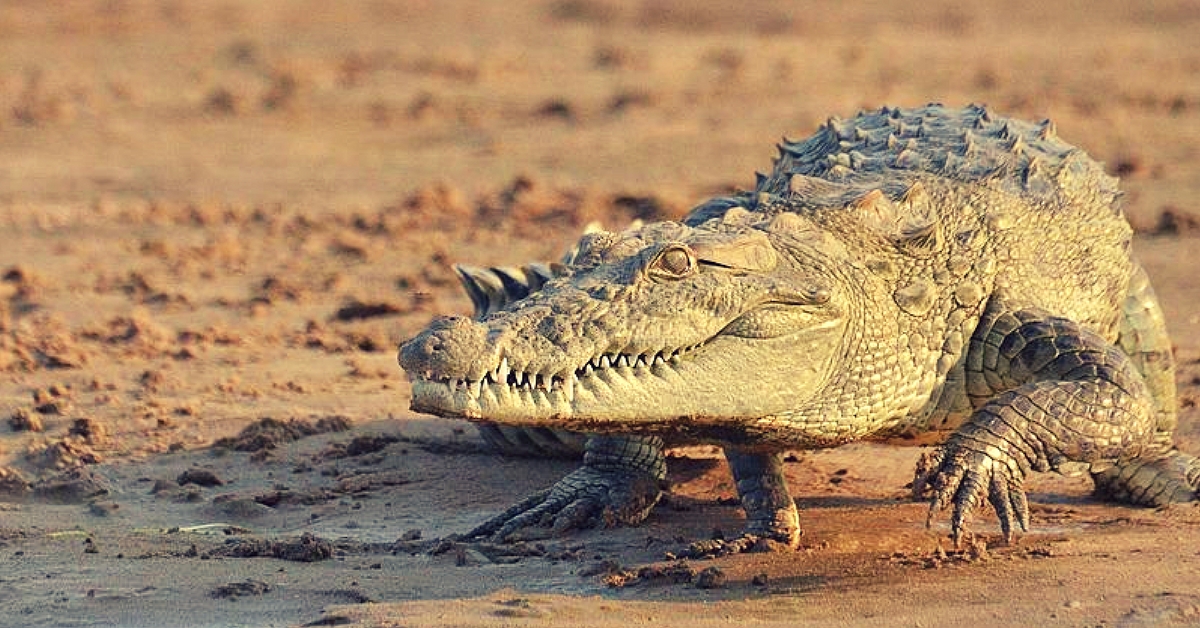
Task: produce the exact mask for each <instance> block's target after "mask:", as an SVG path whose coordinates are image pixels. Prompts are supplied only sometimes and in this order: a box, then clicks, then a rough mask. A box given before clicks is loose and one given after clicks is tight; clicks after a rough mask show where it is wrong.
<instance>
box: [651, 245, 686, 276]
mask: <svg viewBox="0 0 1200 628" xmlns="http://www.w3.org/2000/svg"><path fill="white" fill-rule="evenodd" d="M649 270H650V274H651V275H653V276H655V277H659V278H662V279H683V278H684V277H687V276H688V275H691V274H692V273H693V272H695V270H696V256H695V254H693V253H692V250H691V249H689V248H687V247H686V246H683V245H681V244H679V245H671V246H668V247H666V248H664V249H663V250H661V251H659V253H658V256H657V257H655V258H654V261H653V262H651V263H650V268H649Z"/></svg>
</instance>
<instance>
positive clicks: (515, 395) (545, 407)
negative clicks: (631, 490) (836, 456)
mask: <svg viewBox="0 0 1200 628" xmlns="http://www.w3.org/2000/svg"><path fill="white" fill-rule="evenodd" d="M806 222H807V221H806V219H804V218H802V217H799V216H796V215H795V214H781V215H778V216H776V217H775V218H774V219H765V218H763V217H762V215H761V214H752V213H750V212H746V211H745V210H741V209H736V210H733V211H731V212H727V213H726V215H724V216H722V217H721V218H714V219H712V220H709V221H708V222H707V223H704V224H702V225H700V226H697V227H689V226H686V225H684V224H681V223H676V222H663V223H655V224H651V225H647V226H645V227H642V228H640V229H636V230H631V231H626V232H624V233H608V232H600V233H594V234H589V235H586V236H584V238H583V240H581V241H580V243H579V245H578V247H576V252H575V253H574V254H573V255H572V256H571V259H569V260H567V261H568V263H567V264H565V265H564V266H562V267H559V268H558V269H557V270H558V276H556V277H555V278H553V279H551V280H550V281H548V282H547V283H546V284H545V285H544V286H542V288H541V290H539V291H537V292H535V293H533V294H531V295H530V296H529V297H527V298H525V299H521V300H519V301H516V302H514V303H511V304H509V305H508V306H507V307H505V308H504V309H501V310H500V311H497V312H494V313H492V314H490V315H488V316H486V317H485V318H483V319H482V320H480V321H475V320H471V319H468V318H465V317H448V318H441V319H438V320H435V321H434V322H432V323H431V324H430V325H429V327H428V328H427V329H425V330H424V331H423V332H421V333H420V334H419V335H417V336H416V337H415V338H413V339H411V340H409V341H408V342H406V343H405V344H404V345H402V347H401V349H400V356H399V359H400V365H401V366H402V367H403V368H404V370H405V371H406V372H407V374H408V376H409V378H410V379H411V380H412V384H413V386H412V409H413V410H416V411H419V412H427V413H431V414H436V415H441V416H452V417H464V418H468V419H475V420H486V421H491V422H497V423H504V424H514V425H543V426H555V427H562V428H571V429H579V430H588V431H594V432H604V431H627V430H629V429H631V428H632V427H634V424H637V427H638V428H639V429H643V430H646V431H653V429H654V427H655V425H656V424H659V425H665V424H668V423H674V424H678V422H679V420H680V419H681V418H682V419H686V420H688V421H690V422H692V423H693V424H696V425H698V426H700V425H707V426H712V427H717V428H721V427H723V426H729V427H732V426H734V425H736V424H737V423H739V422H744V421H745V420H746V419H754V418H760V417H765V416H770V415H773V414H776V413H780V412H784V411H786V410H788V409H791V408H795V407H797V406H798V405H800V404H802V403H803V402H804V401H805V400H806V399H808V398H810V397H811V396H812V395H813V394H814V393H815V391H817V390H818V389H819V388H820V387H821V385H822V383H823V382H824V381H825V380H826V378H827V377H828V374H829V373H830V371H831V367H832V364H833V362H834V360H835V356H836V355H837V354H838V352H839V348H840V346H841V345H842V343H843V336H844V332H845V326H846V298H845V295H842V294H839V292H840V291H839V290H838V289H836V288H835V282H834V281H833V280H832V278H831V277H830V275H829V273H830V268H829V262H828V257H829V255H828V246H827V245H822V244H820V243H819V242H813V241H811V238H812V237H816V238H818V239H819V238H820V237H821V236H820V234H819V233H818V232H817V231H816V230H815V229H809V228H807V227H806V224H805V223H806ZM781 223H787V224H786V225H784V226H786V227H787V228H782V229H781V228H780V226H781ZM805 234H807V237H806V235H805Z"/></svg>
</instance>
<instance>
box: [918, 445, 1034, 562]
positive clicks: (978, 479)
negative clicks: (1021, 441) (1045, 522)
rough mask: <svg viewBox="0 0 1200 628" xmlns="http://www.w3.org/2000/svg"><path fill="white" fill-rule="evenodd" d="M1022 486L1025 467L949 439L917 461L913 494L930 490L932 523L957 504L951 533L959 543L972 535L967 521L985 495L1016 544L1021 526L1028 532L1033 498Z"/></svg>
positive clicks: (1008, 539) (995, 452) (921, 494)
mask: <svg viewBox="0 0 1200 628" xmlns="http://www.w3.org/2000/svg"><path fill="white" fill-rule="evenodd" d="M1023 485H1024V474H1023V472H1022V471H1021V468H1020V466H1019V465H1018V464H1017V463H1016V461H1015V460H1012V459H1011V458H1010V457H1009V456H1006V455H1005V454H1003V453H1001V452H1000V451H998V450H996V449H995V448H992V449H991V451H990V452H984V451H978V450H974V449H971V448H968V447H962V446H961V445H956V444H954V443H947V445H946V446H945V447H943V448H942V449H940V450H938V451H937V452H936V453H934V454H932V455H931V456H929V457H927V458H924V459H923V460H922V461H921V463H920V464H919V465H918V467H917V476H916V479H915V480H914V481H913V495H914V497H917V498H921V497H926V493H928V494H929V496H930V498H931V501H930V504H929V516H928V518H927V519H926V521H925V525H926V526H927V527H930V526H932V525H933V520H934V518H935V517H937V516H938V513H940V512H942V511H943V510H946V509H947V508H950V507H951V506H953V509H952V512H951V515H950V536H951V539H952V540H953V541H954V545H955V546H956V547H957V546H959V545H960V543H961V541H962V539H963V538H964V537H965V536H967V535H968V534H969V531H968V529H967V522H968V521H969V520H970V516H971V514H972V513H973V512H974V510H975V508H976V506H978V505H979V504H980V503H981V502H982V501H983V500H984V498H985V497H986V499H987V501H988V502H989V503H990V504H991V505H992V508H994V509H995V511H996V516H997V517H998V518H999V519H1000V530H1001V532H1002V533H1003V534H1004V540H1005V542H1007V543H1012V542H1013V541H1014V540H1015V539H1016V531H1017V530H1018V529H1019V530H1020V531H1022V532H1027V531H1028V530H1029V502H1028V501H1027V499H1026V497H1025V489H1024V486H1023Z"/></svg>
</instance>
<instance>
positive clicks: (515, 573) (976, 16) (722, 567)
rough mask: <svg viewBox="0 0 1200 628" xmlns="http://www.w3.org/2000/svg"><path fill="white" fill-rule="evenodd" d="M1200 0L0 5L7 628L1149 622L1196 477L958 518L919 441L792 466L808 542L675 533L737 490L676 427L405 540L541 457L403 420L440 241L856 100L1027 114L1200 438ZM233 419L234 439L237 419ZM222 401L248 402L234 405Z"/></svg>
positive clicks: (565, 227)
mask: <svg viewBox="0 0 1200 628" xmlns="http://www.w3.org/2000/svg"><path fill="white" fill-rule="evenodd" d="M1198 30H1200V8H1198V7H1197V6H1196V5H1195V4H1194V3H1193V2H1187V1H1181V2H1170V1H1161V2H1145V3H1136V4H1130V3H1126V2H1118V1H1115V0H1101V1H1099V2H1069V3H1066V2H1064V3H1046V2H1013V3H1006V4H1004V5H1003V6H1001V5H998V4H997V3H986V2H981V1H979V0H966V1H956V2H949V1H945V2H941V1H935V2H925V3H911V2H909V3H899V2H886V1H882V0H879V1H870V2H861V3H839V2H824V1H819V2H801V3H794V2H778V3H771V2H759V1H749V2H742V3H737V4H736V6H735V7H731V6H727V3H723V2H716V1H709V0H697V1H694V2H687V1H685V0H642V1H638V2H632V1H631V2H616V1H615V0H614V1H608V0H546V1H543V0H514V1H511V2H505V3H492V2H481V1H465V0H464V1H432V0H429V1H424V0H408V1H396V2H388V1H385V0H374V1H372V2H358V3H328V2H318V1H315V0H313V1H302V0H293V1H284V0H262V1H258V2H240V3H239V2H232V1H227V2H222V1H218V0H213V1H205V2H179V1H173V0H162V1H159V2H143V1H138V0H103V1H83V0H72V1H68V2H56V3H43V2H38V1H34V0H12V1H7V2H4V3H2V4H0V225H2V230H0V275H2V276H0V418H2V419H4V421H3V422H0V491H2V497H0V556H2V557H3V564H4V569H3V570H2V571H0V625H6V626H7V625H11V626H109V625H122V626H163V625H175V626H208V625H211V626H234V625H246V626H287V625H301V624H306V625H362V626H374V625H394V626H401V625H403V626H418V625H437V626H470V625H479V626H490V625H531V626H536V625H551V624H555V625H596V626H624V625H684V624H687V625H695V626H709V625H729V624H738V625H758V624H762V625H768V624H788V625H831V624H845V625H879V624H881V623H882V624H884V625H920V626H934V625H961V624H963V623H967V622H970V623H975V624H985V625H993V624H994V625H1051V626H1053V625H1061V626H1082V625H1106V626H1118V625H1120V626H1125V625H1128V626H1142V625H1176V624H1179V625H1182V624H1189V623H1198V622H1200V550H1198V549H1197V548H1200V509H1197V508H1196V507H1193V506H1179V507H1174V508H1171V509H1168V510H1165V511H1151V510H1144V509H1136V508H1126V507H1120V506H1113V505H1109V504H1103V503H1098V502H1096V501H1094V500H1092V499H1090V498H1089V496H1088V492H1089V487H1088V485H1087V482H1086V481H1085V480H1081V479H1068V478H1059V477H1038V478H1035V479H1034V480H1033V481H1032V483H1031V495H1032V501H1033V503H1034V515H1033V518H1034V521H1033V525H1034V530H1033V531H1032V533H1030V534H1029V535H1027V536H1026V537H1024V538H1023V539H1022V540H1021V541H1020V543H1019V544H1017V545H1016V546H1015V547H1002V546H1000V545H999V544H998V543H997V542H996V540H995V538H994V536H995V525H994V521H993V520H992V519H991V518H990V515H985V516H983V517H981V518H980V520H979V521H978V522H977V524H976V528H977V529H978V530H979V531H981V532H983V533H984V535H983V540H984V541H985V543H984V544H980V545H978V546H976V547H975V548H973V549H971V550H968V551H963V552H955V551H951V550H950V548H949V547H948V545H947V544H946V542H945V540H944V539H945V534H946V531H947V530H946V528H945V526H944V525H942V526H939V527H935V528H934V529H933V530H932V531H929V530H926V529H925V528H924V527H923V521H924V510H925V507H924V506H923V505H922V504H918V503H913V502H911V501H909V500H908V499H907V498H906V489H905V484H906V483H907V482H908V481H909V480H910V479H911V469H912V465H913V462H914V461H915V459H916V457H917V455H918V453H919V452H918V451H916V450H912V449H908V450H905V449H894V448H885V447H879V446H872V445H856V446H850V447H845V448H842V449H839V450H835V451H823V452H807V453H805V452H800V453H798V454H797V455H796V456H794V458H793V460H792V461H791V462H790V463H789V464H788V465H787V468H788V475H789V479H790V482H791V483H792V484H791V485H792V489H793V493H794V494H795V495H796V498H797V500H798V503H799V504H800V506H801V508H802V523H803V525H804V527H805V536H804V539H803V541H804V546H803V548H802V550H801V551H799V552H795V553H790V554H753V555H743V556H735V557H726V558H721V559H716V560H711V561H691V562H690V563H683V562H679V561H672V560H668V559H667V555H668V553H671V552H678V551H679V550H680V548H682V547H684V546H686V544H687V543H688V542H689V541H692V540H697V539H705V538H709V537H710V536H712V535H713V534H714V532H715V531H725V532H734V531H736V530H737V529H738V528H739V527H740V525H741V523H740V517H741V514H740V512H739V510H738V509H737V508H736V507H735V506H734V505H733V504H732V501H731V498H732V497H733V496H734V490H733V486H732V483H731V481H730V480H729V478H728V475H727V471H726V469H725V468H724V463H723V462H722V461H720V459H719V456H718V455H716V454H715V452H714V451H713V450H711V449H706V448H697V449H690V450H688V451H685V452H681V453H680V454H679V455H678V456H676V457H675V458H674V459H673V460H672V470H671V476H672V480H673V481H674V482H675V488H674V489H673V493H672V494H671V496H670V497H669V499H668V500H667V503H666V504H665V505H663V506H660V507H659V508H658V509H656V511H655V512H654V513H653V514H652V516H651V517H650V519H649V520H648V521H647V522H646V523H645V525H643V526H641V527H638V528H632V529H618V530H594V531H585V532H581V533H578V534H575V535H572V536H570V537H566V538H557V539H544V540H540V541H534V540H531V541H529V542H527V543H525V544H519V545H512V546H490V545H472V546H456V545H452V544H445V543H439V541H438V539H439V538H442V537H445V536H446V535H448V534H452V533H456V532H463V531H465V530H467V529H469V528H470V527H471V526H472V525H474V524H476V523H478V522H480V521H482V520H484V519H485V518H487V517H488V516H489V515H491V514H494V513H495V512H497V511H498V510H500V509H502V508H503V507H504V506H506V505H508V504H509V503H511V502H512V501H514V500H515V499H516V498H518V497H520V496H522V495H524V494H526V493H528V492H530V491H533V490H535V489H538V488H540V487H543V486H546V485H548V484H550V483H552V482H553V481H555V480H556V479H557V478H558V477H560V476H561V475H563V474H565V473H566V472H568V471H569V470H570V469H571V468H572V467H573V463H571V462H569V461H552V460H524V459H509V458H503V457H499V456H496V455H493V454H491V453H489V452H488V451H486V450H485V449H484V448H483V446H482V443H481V442H480V441H479V440H478V438H477V436H476V435H475V434H474V432H473V430H472V429H471V428H470V426H467V425H465V424H459V423H455V422H450V421H440V420H434V419H431V418H428V417H421V416H417V415H414V414H412V413H411V412H409V411H408V410H407V409H406V408H407V407H408V386H407V383H406V382H405V381H404V379H403V376H402V375H401V374H400V373H399V371H398V369H397V368H396V366H395V358H394V356H395V347H396V345H397V343H398V342H399V341H401V340H402V339H404V338H406V337H408V336H409V335H411V334H412V333H414V332H415V331H416V330H418V329H419V328H420V327H422V326H423V325H424V324H425V323H426V322H427V321H428V320H429V319H430V318H431V317H432V316H434V315H435V314H438V313H454V312H457V313H465V312H467V311H468V310H469V303H468V301H467V299H466V297H465V296H464V295H462V294H460V291H459V289H458V287H457V285H456V284H455V280H454V278H453V275H452V273H451V270H450V264H451V263H454V262H457V261H465V262H471V263H476V264H500V263H519V262H524V261H528V260H535V259H552V258H554V257H557V255H558V254H559V252H560V251H561V250H562V249H563V247H564V246H566V244H567V243H568V242H569V241H571V240H572V239H573V238H574V236H575V234H577V233H578V231H579V230H580V229H581V228H582V226H583V225H584V224H586V223H588V222H589V221H592V220H601V221H603V222H605V223H607V224H614V225H620V224H623V223H625V222H627V221H628V220H630V219H632V218H638V217H640V218H650V219H655V218H672V217H677V216H679V215H681V214H682V213H683V212H684V211H686V209H687V208H688V207H689V205H690V204H691V203H694V202H697V201H699V200H702V199H703V198H705V197H706V196H707V195H711V194H713V193H717V192H723V191H726V190H729V189H732V188H736V187H746V186H749V185H751V184H752V182H753V176H752V173H753V171H754V170H756V169H758V170H762V169H766V168H768V167H769V165H770V159H771V157H772V154H773V148H772V144H773V143H774V142H775V141H777V140H778V138H779V137H780V136H781V135H788V136H789V137H801V136H804V135H806V134H808V133H810V132H811V131H812V130H814V128H815V127H816V125H818V124H819V123H821V122H822V121H823V120H824V119H825V118H826V117H827V116H829V115H833V114H837V115H842V116H847V115H850V114H852V113H854V111H856V110H857V109H858V108H861V107H877V106H879V105H882V104H893V105H917V104H922V103H924V102H928V101H941V102H945V103H947V104H955V105H958V104H965V103H968V102H984V103H988V104H990V105H992V106H993V107H994V108H996V109H997V110H998V111H1000V112H1002V113H1004V114H1007V115H1013V116H1019V117H1025V118H1031V119H1041V118H1045V117H1051V118H1053V119H1054V120H1055V121H1056V122H1057V124H1058V130H1059V133H1060V135H1061V136H1063V137H1064V138H1066V139H1068V140H1069V141H1072V142H1074V143H1076V144H1077V145H1079V146H1082V147H1084V148H1085V149H1087V150H1088V151H1089V152H1090V153H1091V154H1093V155H1094V156H1095V157H1096V158H1098V159H1100V160H1102V161H1104V162H1105V163H1106V164H1108V167H1109V169H1110V170H1111V171H1112V172H1113V173H1114V174H1117V175H1119V176H1121V178H1122V181H1123V186H1124V188H1125V190H1126V192H1127V196H1126V209H1127V212H1128V214H1129V216H1130V220H1131V222H1132V223H1133V224H1134V226H1135V228H1136V230H1137V232H1138V237H1137V241H1136V243H1135V246H1136V249H1137V251H1138V254H1139V256H1140V258H1141V259H1142V260H1143V262H1144V264H1145V266H1146V267H1147V269H1148V271H1149V273H1150V275H1151V277H1152V279H1153V280H1154V282H1155V284H1156V286H1157V287H1158V290H1159V294H1160V296H1161V297H1162V299H1163V301H1164V306H1165V309H1166V313H1167V318H1168V322H1169V326H1170V328H1171V332H1172V334H1173V337H1174V339H1175V342H1176V344H1177V358H1178V360H1179V362H1180V365H1181V366H1180V371H1179V379H1178V382H1179V385H1180V402H1181V410H1180V412H1181V422H1182V427H1181V430H1180V434H1179V440H1180V443H1181V444H1182V446H1184V447H1185V448H1189V449H1191V450H1192V451H1200V410H1198V409H1197V401H1198V400H1200V314H1197V307H1196V306H1197V302H1198V300H1200V275H1198V274H1197V272H1196V268H1197V254H1196V247H1197V245H1200V205H1198V204H1197V201H1196V199H1197V198H1200V80H1197V77H1198V76H1200V50H1198V49H1197V48H1196V47H1195V45H1194V39H1195V34H1196V32H1198ZM246 428H250V430H251V432H250V433H243V432H242V431H243V430H244V429H246ZM239 434H241V436H239Z"/></svg>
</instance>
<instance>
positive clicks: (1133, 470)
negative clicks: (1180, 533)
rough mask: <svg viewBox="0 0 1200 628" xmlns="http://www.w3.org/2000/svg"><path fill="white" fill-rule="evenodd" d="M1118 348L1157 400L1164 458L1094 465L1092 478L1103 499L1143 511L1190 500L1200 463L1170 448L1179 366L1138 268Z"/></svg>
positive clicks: (1159, 310) (1198, 482)
mask: <svg viewBox="0 0 1200 628" xmlns="http://www.w3.org/2000/svg"><path fill="white" fill-rule="evenodd" d="M1117 345H1118V346H1119V347H1121V350H1122V351H1124V352H1125V355H1127V356H1129V359H1130V361H1131V362H1132V363H1133V365H1134V367H1135V368H1136V369H1137V370H1138V372H1139V373H1141V375H1142V380H1143V381H1144V382H1145V383H1146V388H1147V390H1148V391H1149V393H1150V396H1151V397H1152V398H1153V400H1154V410H1155V413H1156V415H1155V416H1156V421H1155V430H1156V432H1157V434H1156V437H1157V438H1158V439H1159V440H1160V441H1162V442H1163V444H1164V449H1166V450H1167V451H1166V452H1165V453H1164V454H1162V455H1161V456H1157V457H1144V458H1135V459H1132V460H1118V461H1115V462H1108V463H1098V464H1093V465H1092V468H1091V472H1092V479H1093V480H1095V483H1096V493H1097V494H1098V495H1100V496H1102V497H1107V498H1110V499H1115V500H1118V501H1123V502H1127V503H1130V504H1137V505H1142V506H1163V505H1166V504H1168V503H1171V502H1178V501H1186V499H1187V497H1188V494H1189V492H1192V493H1194V492H1195V491H1197V490H1200V460H1197V459H1196V457H1194V456H1191V455H1189V454H1185V453H1183V452H1181V451H1179V450H1177V449H1174V448H1172V447H1170V443H1171V434H1172V432H1174V431H1175V425H1176V417H1175V409H1176V405H1175V361H1174V357H1173V356H1172V355H1171V340H1170V338H1168V337H1167V328H1166V323H1165V322H1164V320H1163V313H1162V307H1161V306H1160V305H1159V303H1158V297H1157V296H1156V295H1155V294H1154V288H1153V287H1151V285H1150V280H1149V278H1148V277H1147V276H1146V272H1145V271H1144V270H1142V268H1141V267H1140V266H1138V267H1136V268H1135V269H1134V273H1133V276H1132V278H1131V280H1130V283H1129V289H1128V291H1127V294H1126V297H1125V301H1124V303H1123V304H1122V308H1121V325H1120V331H1119V334H1118V336H1117Z"/></svg>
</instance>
